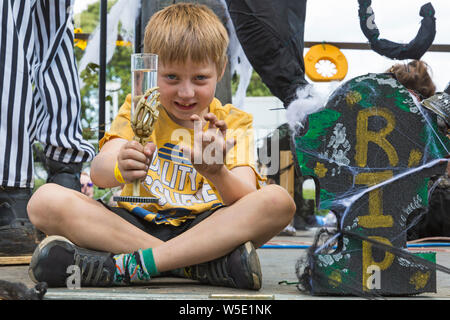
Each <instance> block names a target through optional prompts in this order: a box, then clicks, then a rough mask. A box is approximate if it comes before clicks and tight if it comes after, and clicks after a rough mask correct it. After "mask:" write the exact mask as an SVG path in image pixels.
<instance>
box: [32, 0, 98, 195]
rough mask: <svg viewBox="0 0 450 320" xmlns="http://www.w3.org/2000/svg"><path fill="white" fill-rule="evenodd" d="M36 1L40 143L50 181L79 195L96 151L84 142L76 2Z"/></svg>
mask: <svg viewBox="0 0 450 320" xmlns="http://www.w3.org/2000/svg"><path fill="white" fill-rule="evenodd" d="M50 3H51V5H49V1H44V0H38V1H37V2H36V9H35V11H34V19H35V34H34V41H35V48H36V56H37V59H38V63H37V67H36V70H35V71H36V79H35V82H36V89H37V91H38V93H39V94H38V95H36V97H37V98H39V100H36V101H35V102H36V103H39V102H41V103H42V105H43V108H44V109H45V118H44V119H42V122H40V123H38V126H37V128H38V131H37V133H36V134H37V137H36V138H37V140H39V141H40V142H41V143H42V144H43V145H44V153H45V157H46V163H45V165H46V168H47V171H48V179H47V182H53V183H57V184H59V185H62V186H64V187H67V188H70V189H74V190H77V191H80V189H81V185H80V173H81V169H82V163H83V162H86V161H91V160H92V159H93V157H94V155H95V150H94V148H93V147H92V145H90V144H89V143H87V142H86V141H85V140H83V137H82V131H81V120H80V113H81V99H80V87H79V78H78V72H77V66H76V62H75V55H74V51H73V48H74V44H73V43H74V41H73V40H74V36H73V30H74V28H73V16H72V15H73V12H72V5H73V0H65V1H56V2H50Z"/></svg>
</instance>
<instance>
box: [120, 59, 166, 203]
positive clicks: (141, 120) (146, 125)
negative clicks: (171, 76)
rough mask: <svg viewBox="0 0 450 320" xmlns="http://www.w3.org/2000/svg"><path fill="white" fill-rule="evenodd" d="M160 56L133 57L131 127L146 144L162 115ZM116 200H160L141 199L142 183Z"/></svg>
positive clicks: (153, 200)
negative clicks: (158, 84)
mask: <svg viewBox="0 0 450 320" xmlns="http://www.w3.org/2000/svg"><path fill="white" fill-rule="evenodd" d="M157 70H158V56H157V55H156V54H150V53H136V54H132V55H131V74H132V79H131V127H132V129H133V132H134V140H136V141H138V142H139V143H140V144H142V145H145V144H146V143H147V142H148V141H150V139H151V134H152V132H153V129H154V127H155V123H156V120H157V119H158V115H159V110H158V108H159V106H160V103H159V93H158V91H157V90H158V87H157V86H156V78H157ZM113 199H114V201H117V202H132V203H152V202H158V198H154V197H141V196H140V181H139V180H136V181H134V182H133V195H132V196H115V197H114V198H113Z"/></svg>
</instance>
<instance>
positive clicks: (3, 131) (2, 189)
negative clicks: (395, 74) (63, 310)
mask: <svg viewBox="0 0 450 320" xmlns="http://www.w3.org/2000/svg"><path fill="white" fill-rule="evenodd" d="M72 2H73V1H70V0H66V1H64V2H63V1H56V2H49V1H43V0H38V1H30V0H25V1H13V0H6V1H3V2H2V5H1V6H0V9H1V12H0V20H1V25H2V29H1V32H0V87H1V88H2V90H1V92H0V102H1V113H0V181H1V186H0V255H5V254H6V255H15V254H16V255H17V254H26V253H31V252H33V250H34V248H35V246H36V244H37V243H38V242H39V241H40V240H41V239H42V237H43V235H42V234H41V233H39V232H38V231H36V229H35V228H34V227H33V225H32V224H31V223H30V222H29V219H28V214H27V211H26V206H27V203H28V200H29V198H30V197H31V194H32V189H33V187H34V163H33V152H32V144H33V142H34V141H35V140H36V139H37V140H39V141H41V142H42V143H43V145H44V152H45V155H46V158H47V160H46V167H47V170H48V180H47V181H48V182H55V183H58V184H60V185H62V186H65V187H68V188H71V189H75V190H78V191H80V180H79V179H80V171H81V168H82V163H83V162H85V161H90V160H92V158H93V156H94V153H95V150H94V148H93V147H92V146H91V145H90V144H88V143H87V142H86V141H84V140H83V138H82V134H81V125H80V112H81V102H80V91H79V80H78V74H77V68H76V64H75V58H74V53H73V24H72V11H71V8H72V7H71V5H72ZM33 88H34V91H33Z"/></svg>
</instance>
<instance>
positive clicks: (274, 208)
mask: <svg viewBox="0 0 450 320" xmlns="http://www.w3.org/2000/svg"><path fill="white" fill-rule="evenodd" d="M294 212H295V204H294V201H293V200H292V198H291V197H290V196H289V194H288V193H287V192H286V190H285V189H283V188H282V187H280V186H277V185H269V186H266V187H264V188H262V189H260V190H258V191H255V192H253V193H250V194H248V195H247V196H245V197H243V198H242V199H240V200H239V201H237V202H236V203H234V204H233V205H231V206H229V207H225V208H221V209H218V210H217V211H216V212H215V213H214V214H213V215H211V216H210V217H208V218H207V219H205V220H204V221H202V222H200V223H199V224H198V225H196V226H195V227H193V228H192V229H189V230H188V231H186V232H184V233H183V234H181V235H179V236H177V237H175V238H173V239H171V240H169V241H167V242H165V243H162V244H161V245H159V246H157V247H154V248H153V255H154V257H155V263H156V266H157V269H158V270H159V271H168V270H173V269H176V268H179V267H184V266H190V265H195V264H199V263H203V262H206V261H211V260H213V259H216V258H219V257H221V256H224V255H225V254H227V253H229V252H230V251H232V250H233V249H234V248H236V247H237V246H239V245H241V244H243V243H245V242H247V241H252V242H253V244H254V245H255V247H260V246H261V245H263V244H264V243H266V242H267V241H268V240H270V239H271V238H273V237H274V236H276V235H277V234H278V233H279V232H280V231H281V230H283V228H284V227H285V226H286V225H288V224H289V222H290V221H291V219H292V218H293V215H294Z"/></svg>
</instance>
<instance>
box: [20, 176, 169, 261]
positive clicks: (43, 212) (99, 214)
mask: <svg viewBox="0 0 450 320" xmlns="http://www.w3.org/2000/svg"><path fill="white" fill-rule="evenodd" d="M28 214H29V216H30V220H31V222H32V223H33V224H34V225H35V226H36V227H37V228H38V229H40V230H41V231H43V232H45V233H46V234H47V235H60V236H64V237H66V238H67V239H69V240H70V241H72V242H73V243H75V244H76V245H78V246H80V247H83V248H88V249H93V250H99V251H107V252H111V253H115V254H118V253H129V252H133V251H136V250H138V249H141V248H149V247H156V246H158V245H160V244H161V243H163V241H161V240H159V239H158V238H155V237H153V236H151V235H149V234H148V233H146V232H144V231H142V230H141V229H139V228H137V227H136V226H134V225H132V224H131V223H129V222H128V221H126V220H124V219H122V218H121V217H119V216H118V215H116V214H115V213H113V212H111V211H109V210H108V209H106V208H105V207H104V206H103V205H102V204H101V203H99V202H98V201H95V200H93V199H91V198H89V197H87V196H85V195H84V194H82V193H79V192H75V191H73V190H70V189H67V188H63V187H61V186H59V185H56V184H51V183H49V184H45V185H43V186H41V187H40V188H39V189H38V190H37V191H36V192H35V194H34V195H33V197H32V198H31V200H30V201H29V203H28Z"/></svg>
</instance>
